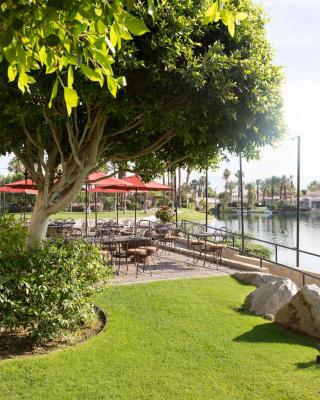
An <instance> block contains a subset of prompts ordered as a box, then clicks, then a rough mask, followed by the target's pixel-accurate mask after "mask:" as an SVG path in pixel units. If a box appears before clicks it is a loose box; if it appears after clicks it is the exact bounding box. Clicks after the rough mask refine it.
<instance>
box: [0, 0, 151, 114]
mask: <svg viewBox="0 0 320 400" xmlns="http://www.w3.org/2000/svg"><path fill="white" fill-rule="evenodd" d="M131 3H133V2H132V1H129V0H123V1H119V0H116V1H113V2H112V3H108V2H106V1H104V0H96V1H92V2H89V1H77V0H30V1H25V0H5V1H2V2H1V6H0V14H1V16H2V18H1V22H0V31H1V33H0V61H1V62H2V61H3V60H6V61H7V63H8V69H7V74H8V80H9V82H13V81H17V85H18V88H19V89H20V91H21V92H22V93H25V91H28V92H29V91H30V85H32V84H34V83H35V82H36V78H35V77H34V76H35V74H33V73H32V72H34V71H36V70H39V69H41V68H45V71H46V74H56V75H57V79H56V81H55V83H54V85H53V87H52V94H51V99H50V102H49V107H51V105H52V101H53V100H54V98H55V96H56V95H57V93H58V88H59V86H61V87H62V88H63V93H64V99H65V103H66V107H67V111H68V115H70V114H71V110H72V108H73V107H76V106H77V105H78V101H79V98H78V93H77V92H76V90H75V89H74V87H73V81H74V79H73V71H74V70H75V69H77V70H79V72H80V73H81V74H82V75H84V76H85V77H86V78H87V79H89V80H90V81H96V82H98V83H99V84H100V86H101V87H102V86H104V85H105V84H107V87H108V90H109V91H110V93H111V94H112V95H113V96H114V97H115V96H116V95H117V91H118V89H119V88H120V87H122V86H124V85H125V84H126V81H125V79H124V77H116V76H115V75H114V71H113V68H112V65H113V64H114V62H115V56H116V53H117V51H119V50H120V49H121V46H122V42H123V41H127V40H132V35H138V36H139V35H143V34H144V33H146V32H148V28H147V26H146V25H145V23H144V21H143V20H141V19H139V18H137V17H135V16H134V15H132V14H131V13H130V11H131V8H132V4H131ZM148 3H149V8H148V10H149V13H151V14H152V15H154V5H153V0H149V1H148Z"/></svg>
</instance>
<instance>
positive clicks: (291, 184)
mask: <svg viewBox="0 0 320 400" xmlns="http://www.w3.org/2000/svg"><path fill="white" fill-rule="evenodd" d="M293 191H294V184H293V175H290V206H292V193H293Z"/></svg>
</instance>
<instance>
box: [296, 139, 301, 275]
mask: <svg viewBox="0 0 320 400" xmlns="http://www.w3.org/2000/svg"><path fill="white" fill-rule="evenodd" d="M296 224H297V230H296V248H297V252H296V267H297V268H299V267H300V136H297V221H296Z"/></svg>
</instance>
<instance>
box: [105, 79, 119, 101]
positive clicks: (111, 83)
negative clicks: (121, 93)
mask: <svg viewBox="0 0 320 400" xmlns="http://www.w3.org/2000/svg"><path fill="white" fill-rule="evenodd" d="M107 82H108V89H109V91H110V93H111V94H112V96H113V97H117V91H118V84H117V81H116V80H115V79H114V78H113V77H112V76H107Z"/></svg>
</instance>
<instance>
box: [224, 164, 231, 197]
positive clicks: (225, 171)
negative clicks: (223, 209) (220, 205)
mask: <svg viewBox="0 0 320 400" xmlns="http://www.w3.org/2000/svg"><path fill="white" fill-rule="evenodd" d="M230 176H231V171H230V170H229V169H228V168H226V169H225V170H224V171H223V175H222V177H223V179H224V180H225V181H226V182H225V185H224V193H225V196H224V198H225V202H226V203H227V202H228V182H229V178H230Z"/></svg>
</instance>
